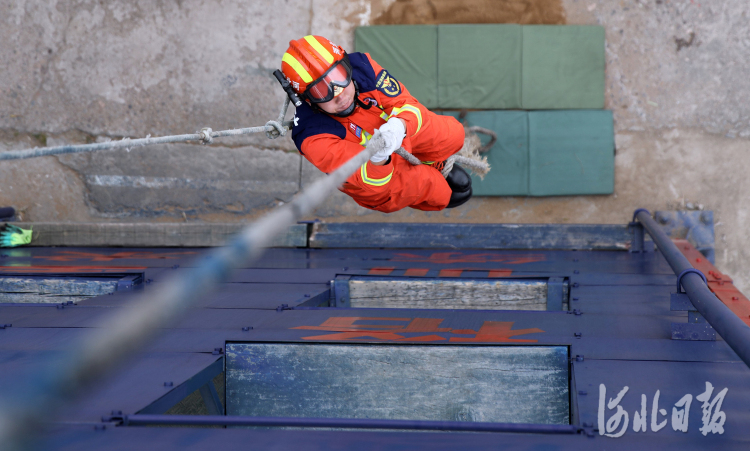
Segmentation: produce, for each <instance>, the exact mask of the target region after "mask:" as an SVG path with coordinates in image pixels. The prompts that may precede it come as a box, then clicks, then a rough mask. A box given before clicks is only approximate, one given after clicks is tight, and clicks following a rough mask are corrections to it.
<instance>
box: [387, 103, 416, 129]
mask: <svg viewBox="0 0 750 451" xmlns="http://www.w3.org/2000/svg"><path fill="white" fill-rule="evenodd" d="M404 111H408V112H410V113H413V114H414V115H415V116H417V131H416V132H414V134H415V135H416V134H417V133H419V130H420V129H421V128H422V112H421V111H419V108H418V107H416V106H414V105H409V104H408V103H407V104H405V105H403V106H402V107H397V108H394V109H393V111H391V115H390V117H393V116H398V115H399V114H401V113H403V112H404Z"/></svg>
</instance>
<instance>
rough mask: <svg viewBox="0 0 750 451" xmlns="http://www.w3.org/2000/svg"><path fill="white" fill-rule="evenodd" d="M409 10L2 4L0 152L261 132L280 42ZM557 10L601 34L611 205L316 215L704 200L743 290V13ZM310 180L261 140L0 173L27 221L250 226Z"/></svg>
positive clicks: (275, 94) (292, 159) (345, 36)
mask: <svg viewBox="0 0 750 451" xmlns="http://www.w3.org/2000/svg"><path fill="white" fill-rule="evenodd" d="M410 1H412V2H413V3H414V5H417V4H418V3H419V1H418V0H398V1H397V2H394V0H372V1H370V0H356V1H346V0H286V1H282V0H269V1H257V2H238V1H227V2H214V1H209V0H181V1H178V0H173V1H169V0H164V1H158V2H146V1H110V2H105V3H101V2H95V1H87V0H78V1H73V0H70V1H59V2H54V1H49V2H44V3H40V2H30V1H23V0H14V1H9V0H0V10H1V11H3V14H2V15H0V39H2V41H3V42H4V44H5V45H3V46H0V64H1V66H0V67H2V68H3V69H2V77H0V151H2V150H5V149H22V148H28V147H33V146H41V145H47V144H48V145H53V144H62V143H68V142H69V143H74V142H75V143H82V142H93V141H96V140H101V139H107V138H113V139H117V138H121V137H125V136H129V137H142V136H146V135H148V134H151V135H153V136H157V135H164V134H176V133H186V132H193V131H195V130H198V129H200V128H201V127H204V126H210V127H212V128H213V129H215V130H216V129H224V128H234V127H244V126H252V125H261V124H264V123H265V122H266V121H267V120H269V119H272V118H274V117H275V116H276V114H277V112H278V108H279V106H280V104H281V101H282V99H283V97H282V92H281V90H280V89H278V86H277V83H276V81H275V80H273V78H272V77H271V72H272V71H273V70H274V69H276V68H277V67H278V64H279V60H280V58H281V55H282V54H283V52H284V50H285V49H286V47H287V44H288V41H289V40H290V39H296V38H298V37H301V36H303V35H305V34H309V33H314V34H321V35H324V36H327V37H329V38H330V39H332V40H334V41H336V42H338V43H340V44H341V45H343V46H344V47H345V48H347V49H352V45H353V30H354V29H355V27H357V26H359V25H366V24H368V23H371V22H372V21H375V20H376V19H377V18H378V17H380V16H381V15H383V13H385V12H387V11H388V8H392V7H394V5H396V6H399V7H401V8H402V9H403V8H407V7H413V8H417V7H418V6H419V5H417V6H414V5H411V6H410V5H406V4H408V3H409V2H410ZM523 1H530V0H513V1H511V0H496V2H495V4H496V5H497V6H496V7H497V8H504V7H511V6H513V5H510V4H511V3H514V2H515V3H518V2H523ZM423 3H424V2H423ZM515 3H514V4H515ZM561 3H562V6H563V8H564V10H565V14H566V17H567V22H568V23H570V24H601V25H602V26H604V27H605V29H606V35H607V87H606V98H607V104H606V107H607V108H608V109H612V110H613V111H614V117H615V130H616V144H617V155H616V158H615V164H616V169H615V179H616V182H615V194H613V195H611V196H581V197H555V198H515V197H509V198H475V199H473V200H471V201H470V202H469V203H468V204H466V205H465V206H463V207H461V208H459V209H456V210H451V211H444V212H431V213H430V212H427V213H425V212H418V211H414V210H405V211H402V212H398V213H395V214H392V215H383V214H380V213H373V212H370V211H368V210H364V209H362V208H360V207H358V206H357V205H356V204H355V203H354V202H352V201H351V200H350V199H348V198H347V197H346V196H344V195H343V194H338V195H336V196H333V197H332V198H331V199H330V200H329V201H328V202H327V203H326V204H325V205H323V206H322V207H321V208H319V209H318V211H317V212H316V215H317V217H320V218H321V219H323V220H326V221H441V222H443V221H444V222H532V223H533V222H573V223H575V222H581V223H623V222H625V221H627V220H629V218H630V214H631V212H632V210H634V209H635V208H637V207H645V208H649V209H651V210H652V211H653V210H657V209H659V210H668V209H680V208H685V206H686V205H687V204H688V203H690V204H693V205H696V206H697V205H702V206H703V208H705V209H711V210H713V211H714V212H715V218H716V231H717V243H716V256H717V266H718V267H719V268H720V269H721V270H723V271H725V272H727V273H728V274H730V275H731V276H732V277H733V278H734V279H735V281H736V283H737V285H738V286H739V287H740V289H742V290H744V291H745V292H746V293H748V292H750V237H748V234H747V233H746V230H747V228H748V226H749V225H750V222H749V220H750V218H749V212H750V198H749V197H748V196H747V195H746V193H747V192H748V189H749V188H750V186H749V184H750V182H748V181H747V168H748V167H749V166H750V94H749V93H750V78H749V77H747V74H748V73H750V26H749V25H748V15H749V14H750V12H749V10H750V6H749V5H748V3H747V2H746V0H726V1H723V2H709V1H705V0H704V1H702V2H701V1H699V0H561ZM404 5H406V6H404ZM509 5H510V6H509ZM290 115H291V113H290ZM318 176H320V173H319V171H317V169H315V168H313V167H311V166H310V165H309V163H307V162H306V161H304V159H301V158H300V157H299V156H298V155H297V154H296V152H295V150H294V146H293V143H292V142H291V140H290V139H289V138H288V137H286V138H281V139H278V140H275V141H269V140H268V139H266V138H265V136H263V135H257V136H251V137H243V138H235V139H225V140H222V141H220V142H217V143H216V144H214V145H213V146H210V147H204V146H197V145H196V146H193V145H181V146H164V147H160V148H149V149H138V150H135V149H134V150H132V151H131V152H129V153H128V152H123V151H119V152H109V153H101V154H97V155H85V156H84V155H78V156H66V157H45V158H40V159H35V160H28V161H14V162H4V163H2V164H0V182H1V183H0V204H3V205H12V206H15V207H16V208H17V209H19V210H20V212H21V214H22V216H23V219H24V220H27V221H37V222H41V221H63V222H84V221H89V222H90V221H114V222H142V221H144V220H146V221H167V222H169V221H205V222H220V221H223V222H226V221H247V220H251V219H252V218H255V217H257V216H258V215H260V214H262V213H263V212H265V211H267V210H268V209H270V208H273V207H274V206H276V205H278V204H279V203H280V202H285V201H287V200H288V199H289V198H290V197H291V196H292V195H293V194H294V192H296V191H297V190H298V189H299V187H304V186H305V185H306V184H307V183H309V182H310V181H311V180H313V179H314V178H315V177H318Z"/></svg>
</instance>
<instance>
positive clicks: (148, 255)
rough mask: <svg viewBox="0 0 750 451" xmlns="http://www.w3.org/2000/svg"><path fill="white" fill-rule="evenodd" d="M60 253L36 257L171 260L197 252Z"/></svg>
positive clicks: (101, 259) (53, 259)
mask: <svg viewBox="0 0 750 451" xmlns="http://www.w3.org/2000/svg"><path fill="white" fill-rule="evenodd" d="M57 254H58V255H53V256H37V257H34V258H41V259H45V260H50V261H55V262H70V261H74V260H88V261H92V262H111V261H112V260H118V259H146V260H170V259H173V258H180V257H184V256H186V255H193V254H196V252H168V253H160V252H148V251H145V252H115V253H112V254H97V253H94V252H78V251H58V253H57Z"/></svg>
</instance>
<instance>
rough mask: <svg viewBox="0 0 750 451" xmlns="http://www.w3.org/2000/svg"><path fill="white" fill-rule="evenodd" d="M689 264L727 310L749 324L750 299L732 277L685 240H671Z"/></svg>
mask: <svg viewBox="0 0 750 451" xmlns="http://www.w3.org/2000/svg"><path fill="white" fill-rule="evenodd" d="M672 241H674V243H675V245H677V248H678V249H679V250H680V251H681V252H682V254H683V255H684V256H685V258H687V259H688V261H689V262H690V264H691V265H693V267H694V268H695V269H697V270H699V271H700V272H702V273H703V274H704V275H705V276H706V279H707V280H708V288H709V289H710V290H711V291H712V292H713V293H714V294H715V295H716V297H717V298H719V300H720V301H721V302H723V303H724V304H725V305H726V306H727V307H729V310H731V311H732V312H733V313H734V314H735V315H737V316H738V317H739V318H740V319H741V320H742V321H744V323H745V324H747V325H748V326H750V300H748V298H747V297H745V295H743V294H742V293H741V292H740V290H738V289H737V287H735V286H734V283H733V282H732V278H731V277H729V276H727V275H726V274H723V273H721V271H719V270H718V269H716V267H715V266H714V265H712V264H711V262H709V261H708V260H706V257H704V256H703V254H701V253H700V251H698V250H697V249H696V248H694V247H693V245H692V244H690V243H689V242H688V241H687V240H672Z"/></svg>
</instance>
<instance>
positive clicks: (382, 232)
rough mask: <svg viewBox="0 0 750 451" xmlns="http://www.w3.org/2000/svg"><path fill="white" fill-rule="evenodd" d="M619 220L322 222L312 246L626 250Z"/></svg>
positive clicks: (624, 230)
mask: <svg viewBox="0 0 750 451" xmlns="http://www.w3.org/2000/svg"><path fill="white" fill-rule="evenodd" d="M629 242H630V233H629V232H628V230H627V228H626V227H623V226H620V225H588V224H568V225H562V224H556V225H549V224H513V225H506V224H437V223H429V224H419V223H361V222H359V223H331V224H325V223H318V224H315V225H314V226H313V233H312V235H311V236H310V240H309V243H310V247H313V248H348V247H351V248H357V247H359V248H367V247H373V248H382V247H388V248H402V249H406V248H463V249H471V248H480V249H611V250H617V249H620V250H624V249H627V243H629Z"/></svg>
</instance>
